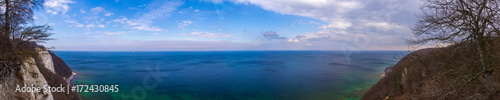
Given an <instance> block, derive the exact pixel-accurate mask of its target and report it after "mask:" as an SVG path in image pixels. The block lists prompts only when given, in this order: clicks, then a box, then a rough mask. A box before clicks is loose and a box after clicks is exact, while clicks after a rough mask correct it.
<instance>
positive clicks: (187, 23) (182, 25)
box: [178, 20, 193, 27]
mask: <svg viewBox="0 0 500 100" xmlns="http://www.w3.org/2000/svg"><path fill="white" fill-rule="evenodd" d="M191 24H193V22H191V20H185V21H182V23H179V26H178V27H185V26H189V25H191Z"/></svg>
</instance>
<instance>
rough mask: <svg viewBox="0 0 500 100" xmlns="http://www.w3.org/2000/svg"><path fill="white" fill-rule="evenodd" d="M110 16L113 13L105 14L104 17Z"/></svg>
mask: <svg viewBox="0 0 500 100" xmlns="http://www.w3.org/2000/svg"><path fill="white" fill-rule="evenodd" d="M111 15H113V13H106V15H104V16H111Z"/></svg>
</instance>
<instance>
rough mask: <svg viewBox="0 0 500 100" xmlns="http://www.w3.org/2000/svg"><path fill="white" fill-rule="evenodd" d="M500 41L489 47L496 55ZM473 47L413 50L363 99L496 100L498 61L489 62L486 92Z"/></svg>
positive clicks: (496, 59) (498, 72) (477, 57)
mask: <svg viewBox="0 0 500 100" xmlns="http://www.w3.org/2000/svg"><path fill="white" fill-rule="evenodd" d="M499 44H500V42H498V41H497V42H495V43H494V46H492V47H491V48H492V49H493V51H492V52H491V54H492V55H499V54H500V52H498V51H499V50H500V48H498V47H500V45H499ZM475 50H476V49H475V47H474V46H458V45H451V46H448V47H443V48H427V49H421V50H417V51H414V52H412V53H410V54H408V55H407V56H405V57H403V58H402V59H401V60H400V61H399V62H398V63H397V64H395V65H393V66H391V67H388V68H387V69H386V71H385V75H384V77H382V78H381V79H380V80H379V81H378V82H377V83H376V84H375V85H374V86H372V87H371V89H369V90H368V91H367V92H365V94H364V95H363V97H362V98H361V99H362V100H402V99H403V100H415V99H417V100H436V99H445V100H461V99H479V100H488V99H495V98H496V99H498V98H500V97H499V95H498V94H499V90H500V85H499V84H500V67H499V65H500V60H499V59H498V58H493V59H492V63H493V65H492V69H493V71H492V72H491V75H492V78H493V79H492V84H493V89H494V90H495V91H494V92H491V91H488V88H487V86H488V85H487V84H486V83H487V82H486V80H485V78H484V77H482V75H481V74H479V73H481V72H482V71H483V69H482V68H481V67H479V66H480V63H479V62H478V59H479V56H478V55H477V54H475V53H474V52H476V51H475Z"/></svg>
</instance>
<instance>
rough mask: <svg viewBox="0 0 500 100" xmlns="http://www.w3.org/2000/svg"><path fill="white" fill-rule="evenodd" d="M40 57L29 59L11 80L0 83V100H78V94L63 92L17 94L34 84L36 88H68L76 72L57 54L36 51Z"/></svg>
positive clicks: (42, 50)
mask: <svg viewBox="0 0 500 100" xmlns="http://www.w3.org/2000/svg"><path fill="white" fill-rule="evenodd" d="M36 50H37V52H38V53H39V54H38V57H36V59H33V58H31V59H28V60H27V61H25V62H24V63H23V64H22V65H21V66H20V71H19V72H17V73H15V74H14V73H13V76H12V77H11V78H9V79H2V81H1V83H0V100H16V99H17V100H78V95H77V93H74V92H70V94H67V93H62V92H49V93H46V92H15V89H16V86H17V85H19V86H20V87H22V86H24V84H26V85H31V84H33V85H34V87H43V86H44V85H49V86H59V85H60V84H62V85H63V86H64V87H68V86H67V84H69V83H70V81H71V79H72V78H73V76H74V75H75V74H74V72H72V71H71V69H70V68H69V67H68V65H66V63H64V61H63V60H62V59H61V58H59V57H57V56H56V55H55V54H53V53H50V52H49V51H47V50H45V49H36Z"/></svg>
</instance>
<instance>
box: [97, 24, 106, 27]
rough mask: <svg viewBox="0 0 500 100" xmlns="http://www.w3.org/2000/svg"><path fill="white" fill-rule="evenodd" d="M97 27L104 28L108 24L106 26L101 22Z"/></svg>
mask: <svg viewBox="0 0 500 100" xmlns="http://www.w3.org/2000/svg"><path fill="white" fill-rule="evenodd" d="M97 27H100V28H104V27H106V26H104V25H102V24H99V25H97Z"/></svg>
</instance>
